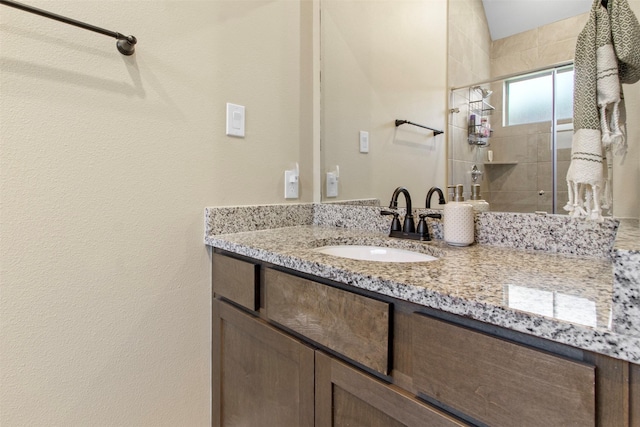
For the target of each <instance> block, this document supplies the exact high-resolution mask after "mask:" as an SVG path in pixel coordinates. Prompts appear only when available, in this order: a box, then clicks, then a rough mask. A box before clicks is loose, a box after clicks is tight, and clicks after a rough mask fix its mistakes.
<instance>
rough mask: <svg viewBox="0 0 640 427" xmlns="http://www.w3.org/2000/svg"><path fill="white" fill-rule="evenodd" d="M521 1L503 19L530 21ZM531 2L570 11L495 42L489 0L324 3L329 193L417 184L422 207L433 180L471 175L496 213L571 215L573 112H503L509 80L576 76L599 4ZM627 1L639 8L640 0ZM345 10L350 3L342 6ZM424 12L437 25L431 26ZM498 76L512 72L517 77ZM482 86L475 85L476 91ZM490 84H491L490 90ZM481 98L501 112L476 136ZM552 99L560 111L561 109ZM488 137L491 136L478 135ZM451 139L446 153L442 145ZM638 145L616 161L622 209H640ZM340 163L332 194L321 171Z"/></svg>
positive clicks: (620, 212) (636, 111)
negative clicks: (363, 149)
mask: <svg viewBox="0 0 640 427" xmlns="http://www.w3.org/2000/svg"><path fill="white" fill-rule="evenodd" d="M487 3H493V6H492V7H493V8H494V10H495V8H496V5H497V4H501V6H500V7H499V8H498V9H500V10H502V13H507V12H508V11H507V9H506V8H507V7H508V6H509V4H510V3H511V4H512V3H516V2H504V1H502V2H501V1H499V0H490V1H488V2H487ZM517 3H518V6H517V7H516V9H518V10H520V11H521V12H508V13H510V15H509V16H510V18H509V19H505V17H504V16H502V17H498V18H497V19H498V20H502V21H503V22H504V21H509V22H511V21H513V22H515V21H517V19H516V18H517V16H516V15H515V13H519V14H520V15H525V16H526V18H527V19H525V21H526V22H533V21H534V19H533V18H532V16H533V15H532V13H531V12H525V13H522V11H523V10H526V9H525V3H527V2H526V1H522V2H517ZM531 3H535V4H536V7H537V9H538V10H537V11H536V14H538V15H540V14H542V13H543V12H542V10H543V9H544V6H545V5H547V4H550V5H551V8H552V9H553V8H555V9H556V12H558V13H560V12H561V13H563V14H564V15H565V16H561V17H559V18H558V17H557V16H556V17H553V18H548V19H547V21H546V22H544V21H543V23H542V24H540V25H538V26H537V27H535V28H524V29H522V28H521V29H520V30H511V31H512V33H510V34H507V35H504V34H500V35H499V36H495V35H494V37H500V38H496V39H492V34H494V33H495V31H494V30H493V29H492V28H490V25H489V21H488V20H487V17H489V19H493V17H492V16H491V13H490V11H489V8H487V13H486V14H485V7H484V6H483V2H482V1H481V0H449V1H448V2H447V1H445V0H442V1H424V2H416V1H395V2H389V1H376V2H370V1H366V2H362V1H358V2H353V1H338V0H329V1H325V0H323V2H321V8H322V26H321V34H322V36H321V45H322V47H321V49H322V65H321V67H322V89H321V91H322V95H321V99H322V101H321V102H322V106H321V107H322V109H321V111H322V112H321V117H322V119H321V129H322V130H321V133H322V137H321V138H322V142H321V145H322V173H323V177H322V182H323V188H322V197H321V199H322V200H323V201H334V200H348V199H361V198H371V197H373V198H379V199H380V201H381V203H382V204H386V203H387V199H388V197H389V195H390V194H391V193H392V191H393V188H395V187H396V186H398V185H403V186H405V187H407V188H408V189H409V190H410V191H411V194H412V196H413V197H414V206H416V207H421V206H422V201H421V200H422V198H423V197H424V193H426V190H427V189H428V188H429V187H431V186H434V185H435V186H438V187H441V188H444V187H446V186H447V184H449V185H454V184H464V185H465V192H466V194H467V195H468V193H469V191H470V188H471V184H472V183H473V182H474V181H473V180H474V179H475V180H476V182H477V183H479V184H480V185H481V189H482V193H483V198H485V199H486V200H487V201H489V202H491V204H492V206H491V210H492V211H516V212H533V211H545V212H549V213H551V212H557V213H563V210H562V208H563V206H564V204H565V203H566V183H565V174H566V167H567V166H568V162H569V154H570V135H571V133H572V128H571V123H570V122H571V120H570V119H567V118H565V117H564V116H563V115H562V114H560V115H558V116H556V120H555V121H552V120H551V119H550V118H549V119H545V120H542V119H540V118H537V119H534V120H531V122H530V123H517V120H519V119H518V118H517V117H516V115H517V113H516V112H515V111H510V110H505V106H504V105H505V97H504V95H505V87H507V88H508V87H510V88H511V93H513V92H516V91H517V89H519V88H518V87H517V86H518V85H517V84H516V83H518V81H519V80H522V79H525V80H526V79H528V78H529V77H530V76H531V75H532V73H533V72H534V71H535V72H542V73H547V74H549V73H551V75H553V78H554V79H558V80H562V78H563V77H565V76H569V74H568V73H570V64H571V62H572V60H573V56H574V50H575V45H576V40H577V35H578V33H579V32H580V31H581V30H582V28H583V27H584V24H585V23H586V19H587V16H588V13H587V11H588V10H589V8H590V6H591V3H592V2H591V0H586V1H584V0H582V1H572V2H562V3H563V4H569V3H571V4H574V5H575V4H578V3H582V5H581V6H579V8H578V11H577V12H576V11H573V12H572V11H566V10H563V11H559V10H557V9H558V7H557V6H558V2H531ZM629 3H630V5H631V8H632V9H633V10H634V11H635V12H636V15H638V14H639V11H638V9H640V2H638V1H637V0H631V1H630V2H629ZM447 7H448V10H447ZM490 7H491V6H490ZM580 7H581V8H582V9H580ZM349 8H351V9H353V10H351V11H350V10H346V9H349ZM356 9H357V10H356ZM527 15H528V16H527ZM407 17H411V19H409V18H407ZM425 17H427V18H425ZM431 17H433V19H431ZM425 19H426V20H428V22H429V25H425V24H424V21H425ZM440 19H443V20H444V19H446V23H445V24H444V25H441V24H440V23H439V20H440ZM377 20H380V21H379V22H378V21H377ZM354 22H358V25H353V23H354ZM513 22H512V23H513ZM425 27H429V29H425ZM514 31H516V32H514ZM517 31H519V32H517ZM444 40H448V46H446V49H445V50H446V51H445V52H444V53H443V52H442V45H443V44H444V43H441V42H440V43H438V42H436V41H444ZM337 52H338V53H337ZM425 58H426V59H425ZM443 61H444V63H445V64H446V67H445V68H443ZM336 63H341V64H342V66H340V65H339V64H338V66H336ZM558 65H561V66H566V65H569V67H567V68H562V67H557V66H558ZM350 69H351V71H349V70H350ZM353 70H356V71H355V72H354V71H353ZM405 71H406V72H405ZM358 73H359V74H358ZM441 73H444V75H445V76H446V81H445V83H444V85H445V86H444V87H446V88H450V90H446V91H445V94H444V97H443V98H440V96H441V95H442V91H441V88H442V87H440V90H439V88H438V84H439V82H441V81H442V79H440V80H438V77H439V76H440V75H441ZM496 76H508V77H510V80H509V79H501V78H497V77H496ZM509 85H511V86H509ZM476 86H477V87H478V89H473V88H474V87H476ZM639 86H640V85H624V92H625V98H626V103H627V117H628V118H629V119H630V120H629V121H630V123H628V136H629V138H630V140H636V141H637V140H639V139H640V129H639V128H640V126H637V124H636V123H634V122H633V118H634V117H640V105H639V102H640V88H639ZM483 90H484V91H491V92H492V93H491V94H490V95H488V96H486V97H485V95H486V94H483V93H482V91H483ZM556 90H558V89H556ZM353 91H356V92H357V94H358V96H357V97H354V96H353ZM556 95H557V93H556ZM483 97H485V99H486V100H487V101H488V104H490V105H491V106H492V107H493V110H492V113H491V114H486V117H485V126H484V128H483V127H482V124H483V123H482V119H483V117H482V115H477V117H476V119H477V120H478V122H477V123H476V124H475V125H474V126H476V127H477V128H478V129H477V130H478V132H471V134H472V136H471V138H480V139H478V140H476V141H473V142H472V143H470V142H469V141H470V132H469V119H470V115H471V114H470V112H469V104H470V103H473V102H475V101H477V100H478V99H483ZM526 98H527V97H526V96H525V97H524V98H523V99H525V100H526ZM354 99H357V101H356V102H354ZM509 102H513V101H512V100H510V101H509ZM531 102H533V101H531ZM336 106H337V107H336ZM440 108H442V109H443V111H440ZM555 108H556V111H560V110H561V109H562V108H565V107H563V106H556V107H555ZM527 110H529V108H528V107H526V108H524V111H527ZM354 114H355V115H356V116H357V117H358V120H356V122H355V123H352V124H354V126H352V127H351V126H350V125H349V124H348V122H349V120H347V119H348V118H351V117H354ZM505 117H506V119H511V120H512V122H510V123H511V125H506V124H507V123H509V122H505V121H504V120H505ZM396 119H405V120H410V121H413V122H418V123H423V124H425V125H427V126H432V127H435V128H443V127H444V128H445V130H446V142H445V140H444V138H443V135H440V136H437V137H434V136H433V135H432V134H431V133H429V132H428V131H426V130H425V131H424V132H423V131H421V130H420V129H418V128H415V129H410V128H409V127H399V128H395V127H394V125H393V121H394V120H396ZM443 121H446V122H447V124H446V126H445V124H444V123H443ZM486 125H488V126H486ZM487 128H488V129H489V130H488V132H489V133H488V137H485V136H483V132H485V133H486V132H487V131H486V130H484V129H487ZM360 130H366V131H368V138H369V153H367V154H361V153H358V150H357V147H358V145H357V144H358V132H359V131H360ZM552 130H554V131H555V132H552ZM474 133H475V134H476V135H475V136H473V134H474ZM482 138H486V139H487V144H484V145H483V144H482V142H483V140H482ZM445 144H446V145H447V147H446V151H442V149H443V147H444V146H445ZM635 145H637V144H635ZM630 146H631V147H630V148H631V151H630V152H629V154H628V155H627V158H626V159H625V162H624V164H622V165H621V164H620V159H616V161H615V162H614V165H613V171H612V176H613V190H614V191H613V198H614V206H613V208H614V213H615V215H616V216H619V217H634V218H637V217H638V216H640V212H639V210H640V208H639V206H640V201H639V196H638V194H639V192H638V185H640V183H639V182H638V175H639V172H638V163H639V162H638V159H639V155H638V150H637V147H635V148H634V147H633V146H632V144H630ZM354 151H355V152H354ZM489 156H491V157H492V159H491V161H489ZM487 163H490V165H489V166H488V165H487ZM336 165H339V166H340V174H341V175H340V179H339V185H338V190H339V191H338V195H337V196H335V197H327V196H326V191H325V179H324V176H325V173H326V172H328V171H331V170H335V166H336ZM343 165H345V166H343ZM444 165H446V168H443V166H444ZM474 166H475V171H474ZM354 181H355V182H358V184H357V185H356V184H354ZM365 183H366V185H364V184H365ZM619 194H623V196H622V195H621V196H618V195H619Z"/></svg>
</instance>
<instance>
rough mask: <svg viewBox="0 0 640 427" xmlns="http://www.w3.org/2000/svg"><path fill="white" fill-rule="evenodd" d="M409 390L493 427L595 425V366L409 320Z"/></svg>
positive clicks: (434, 323) (421, 319) (433, 322)
mask: <svg viewBox="0 0 640 427" xmlns="http://www.w3.org/2000/svg"><path fill="white" fill-rule="evenodd" d="M412 329H413V339H412V342H413V344H412V347H413V374H414V386H415V387H416V389H417V390H418V391H419V392H421V393H424V395H425V396H427V397H428V398H431V399H434V400H435V401H438V402H441V403H443V404H445V405H447V406H449V407H451V408H454V409H456V410H458V411H460V412H462V413H465V414H467V415H469V416H470V417H472V418H474V419H475V420H478V421H481V422H482V423H485V424H488V425H491V426H515V425H517V426H542V425H544V426H550V425H554V426H555V425H557V426H590V425H591V426H592V425H595V367H594V366H591V365H587V364H583V363H578V362H575V361H572V360H568V359H565V358H562V357H560V356H555V355H552V354H549V353H546V352H544V351H540V350H534V349H532V348H529V347H525V346H523V345H520V344H515V343H512V342H509V341H506V340H503V339H500V338H495V337H491V336H488V335H485V334H483V333H480V332H475V331H472V330H470V329H467V328H464V327H461V326H456V325H453V324H451V323H448V322H444V321H441V320H437V319H433V318H430V317H427V316H424V315H420V314H414V315H413V322H412Z"/></svg>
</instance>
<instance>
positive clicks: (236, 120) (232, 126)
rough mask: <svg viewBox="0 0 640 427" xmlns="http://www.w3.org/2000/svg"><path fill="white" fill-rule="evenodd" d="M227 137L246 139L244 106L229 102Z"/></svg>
mask: <svg viewBox="0 0 640 427" xmlns="http://www.w3.org/2000/svg"><path fill="white" fill-rule="evenodd" d="M227 135H228V136H237V137H240V138H244V106H243V105H236V104H231V103H229V102H227Z"/></svg>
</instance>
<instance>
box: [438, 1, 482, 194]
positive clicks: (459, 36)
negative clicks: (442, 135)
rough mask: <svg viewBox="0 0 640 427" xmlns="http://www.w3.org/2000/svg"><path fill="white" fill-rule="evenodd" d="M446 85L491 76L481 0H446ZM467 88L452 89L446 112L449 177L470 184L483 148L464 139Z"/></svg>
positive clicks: (467, 188)
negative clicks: (447, 118) (447, 21)
mask: <svg viewBox="0 0 640 427" xmlns="http://www.w3.org/2000/svg"><path fill="white" fill-rule="evenodd" d="M448 43H449V44H448V50H449V53H448V61H449V63H448V67H449V70H448V85H449V87H461V86H464V85H469V84H471V83H473V82H478V81H482V80H488V79H489V78H490V77H491V36H490V34H489V27H488V25H487V21H486V18H485V15H484V8H483V7H482V1H481V0H454V1H450V2H449V41H448ZM468 104H469V89H468V88H464V89H460V90H455V91H452V92H451V94H450V101H449V106H450V108H458V110H459V112H457V113H450V114H449V128H448V129H449V139H448V141H449V147H448V160H449V161H448V163H449V164H448V171H449V174H448V177H449V179H448V181H449V184H450V185H451V184H464V186H465V191H466V194H465V196H468V192H469V191H470V188H471V183H472V181H471V174H470V172H471V168H472V167H473V165H474V164H475V165H477V166H478V167H479V168H481V169H482V168H483V165H482V159H483V158H484V157H486V150H485V149H483V148H478V147H476V146H472V145H469V144H468V143H467V119H468V117H469V109H468ZM484 190H485V189H484V188H483V191H484Z"/></svg>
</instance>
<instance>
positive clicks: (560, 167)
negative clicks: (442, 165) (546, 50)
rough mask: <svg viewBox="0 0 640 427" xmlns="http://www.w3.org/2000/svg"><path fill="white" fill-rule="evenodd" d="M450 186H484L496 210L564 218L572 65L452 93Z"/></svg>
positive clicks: (505, 78) (449, 156)
mask: <svg viewBox="0 0 640 427" xmlns="http://www.w3.org/2000/svg"><path fill="white" fill-rule="evenodd" d="M449 102H450V104H449V105H450V111H449V146H448V149H449V151H448V160H449V164H448V167H449V184H450V185H455V184H464V186H465V192H466V193H467V194H465V197H468V196H469V191H470V189H471V185H472V184H474V183H477V184H480V188H481V192H482V196H483V198H484V199H485V200H486V201H487V202H489V203H490V206H491V210H492V211H504V212H536V211H538V212H539V211H542V212H547V213H559V214H561V213H565V212H564V210H563V206H564V205H565V203H566V201H567V188H566V181H565V177H566V173H567V169H568V167H569V163H570V160H571V140H572V135H573V64H561V65H558V66H554V67H551V68H546V69H541V70H535V71H532V72H529V73H525V74H519V75H512V76H507V77H502V78H499V79H495V80H491V81H485V82H479V83H474V84H471V85H468V86H464V87H459V88H453V89H451V92H450V100H449Z"/></svg>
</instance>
